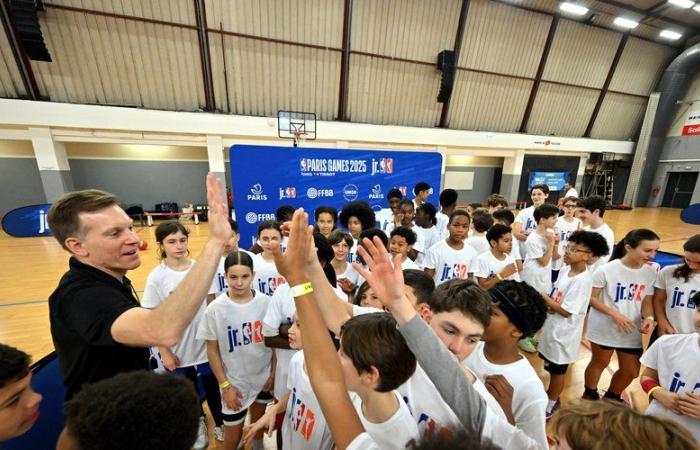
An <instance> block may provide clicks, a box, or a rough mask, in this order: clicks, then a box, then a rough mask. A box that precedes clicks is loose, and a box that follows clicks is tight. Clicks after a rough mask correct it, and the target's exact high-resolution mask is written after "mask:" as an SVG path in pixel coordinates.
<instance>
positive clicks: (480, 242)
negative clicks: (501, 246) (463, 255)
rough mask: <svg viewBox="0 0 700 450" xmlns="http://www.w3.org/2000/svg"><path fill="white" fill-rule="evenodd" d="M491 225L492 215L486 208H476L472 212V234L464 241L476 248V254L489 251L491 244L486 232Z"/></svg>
mask: <svg viewBox="0 0 700 450" xmlns="http://www.w3.org/2000/svg"><path fill="white" fill-rule="evenodd" d="M491 225H493V216H492V215H491V213H489V211H488V210H487V209H486V208H478V209H477V210H475V211H474V214H472V228H473V229H474V234H472V235H471V236H470V237H468V238H467V240H466V243H467V244H468V245H469V246H470V247H471V248H473V249H474V250H476V254H477V255H481V254H483V253H487V252H489V251H491V246H490V245H489V242H488V240H487V239H486V232H487V231H488V230H489V228H491Z"/></svg>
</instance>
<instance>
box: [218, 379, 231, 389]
mask: <svg viewBox="0 0 700 450" xmlns="http://www.w3.org/2000/svg"><path fill="white" fill-rule="evenodd" d="M227 387H231V383H229V381H228V380H226V381H224V382H223V383H219V389H221V390H222V391H223V390H224V389H226V388H227Z"/></svg>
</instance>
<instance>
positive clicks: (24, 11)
mask: <svg viewBox="0 0 700 450" xmlns="http://www.w3.org/2000/svg"><path fill="white" fill-rule="evenodd" d="M41 7H42V5H41V4H38V5H37V3H36V2H35V1H34V0H10V15H11V16H12V22H13V23H14V25H15V30H16V31H17V35H18V37H19V40H20V42H21V43H22V47H23V48H24V50H25V51H26V52H27V56H29V59H32V60H34V61H46V62H51V55H50V54H49V50H48V49H47V48H46V43H45V42H44V36H43V35H42V34H41V27H40V26H39V17H38V16H37V10H38V9H39V8H41Z"/></svg>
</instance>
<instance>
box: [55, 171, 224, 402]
mask: <svg viewBox="0 0 700 450" xmlns="http://www.w3.org/2000/svg"><path fill="white" fill-rule="evenodd" d="M207 198H208V201H209V240H208V242H207V243H206V244H205V246H204V249H203V250H202V253H201V254H200V255H199V258H198V259H197V262H196V263H195V265H194V266H193V267H192V269H191V270H190V272H189V273H188V274H187V276H186V277H185V279H184V280H183V281H182V282H181V283H180V284H179V285H178V287H177V289H176V290H175V291H174V292H173V293H172V294H171V295H170V296H169V297H168V298H167V299H166V300H165V302H163V304H161V305H160V306H159V307H157V308H155V309H146V308H141V307H139V304H138V302H137V300H136V297H135V294H134V289H133V287H132V285H131V282H130V281H129V279H128V278H127V277H126V273H127V272H128V271H129V270H132V269H136V268H137V267H139V266H140V265H141V260H140V259H139V253H138V243H139V239H138V236H137V235H136V233H134V231H133V228H132V223H133V221H132V220H131V219H130V218H129V216H127V215H126V213H125V212H124V210H122V209H121V208H120V207H119V201H118V199H117V198H116V197H115V196H113V195H112V194H109V193H107V192H102V191H98V190H94V189H91V190H87V191H78V192H71V193H68V194H66V195H64V196H63V197H61V198H60V199H58V201H56V203H54V205H53V206H52V207H51V210H50V211H49V213H48V222H49V227H50V228H51V232H52V233H53V235H54V237H55V238H56V240H58V242H59V243H60V244H61V246H63V248H64V249H66V250H67V251H68V252H69V253H70V254H71V258H70V261H69V266H70V270H68V272H66V273H65V275H63V278H61V281H60V282H59V284H58V287H57V288H56V290H55V291H54V292H53V294H51V297H49V312H50V319H51V336H52V338H53V342H54V346H55V348H56V353H57V355H58V361H59V364H60V367H61V370H62V371H63V374H64V376H65V381H64V383H65V385H66V388H67V393H66V399H70V398H71V397H72V396H73V395H74V394H75V393H76V392H78V391H79V390H80V387H81V386H82V385H83V384H88V383H93V382H95V381H98V380H101V379H104V378H109V377H112V376H114V375H116V374H117V373H120V372H128V371H132V370H139V369H147V368H148V357H149V352H148V349H147V347H148V346H165V347H171V346H173V345H175V343H177V341H178V340H179V339H180V337H181V336H182V333H183V331H184V329H185V327H187V325H188V324H189V323H190V322H191V321H192V318H193V317H194V315H195V313H196V312H197V311H198V310H199V308H200V306H201V304H202V299H203V298H205V297H206V296H207V292H208V289H209V287H210V286H211V281H212V278H213V277H214V274H215V272H216V269H217V267H218V264H219V260H220V258H221V255H222V254H223V250H224V246H225V244H226V242H227V241H228V239H229V237H230V235H231V227H230V226H229V224H228V212H227V207H226V204H225V203H224V202H222V201H221V199H222V198H223V195H222V185H221V180H217V179H216V178H215V177H214V176H213V175H211V174H209V176H208V177H207Z"/></svg>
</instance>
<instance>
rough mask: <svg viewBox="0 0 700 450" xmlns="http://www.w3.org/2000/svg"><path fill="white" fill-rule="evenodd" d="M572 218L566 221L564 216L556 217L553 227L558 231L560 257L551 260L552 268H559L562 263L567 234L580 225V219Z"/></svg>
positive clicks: (567, 238)
mask: <svg viewBox="0 0 700 450" xmlns="http://www.w3.org/2000/svg"><path fill="white" fill-rule="evenodd" d="M573 219H574V220H572V221H571V222H567V221H566V220H565V219H564V216H561V217H559V218H558V219H557V224H556V225H555V227H554V229H555V231H556V232H558V233H559V254H560V255H561V256H562V258H559V259H556V260H553V261H552V270H559V269H561V268H562V266H563V265H564V258H563V256H564V253H566V245H567V244H568V243H569V236H571V233H573V232H574V231H576V230H578V229H579V228H580V227H581V221H580V220H579V219H578V218H576V217H574V218H573Z"/></svg>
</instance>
